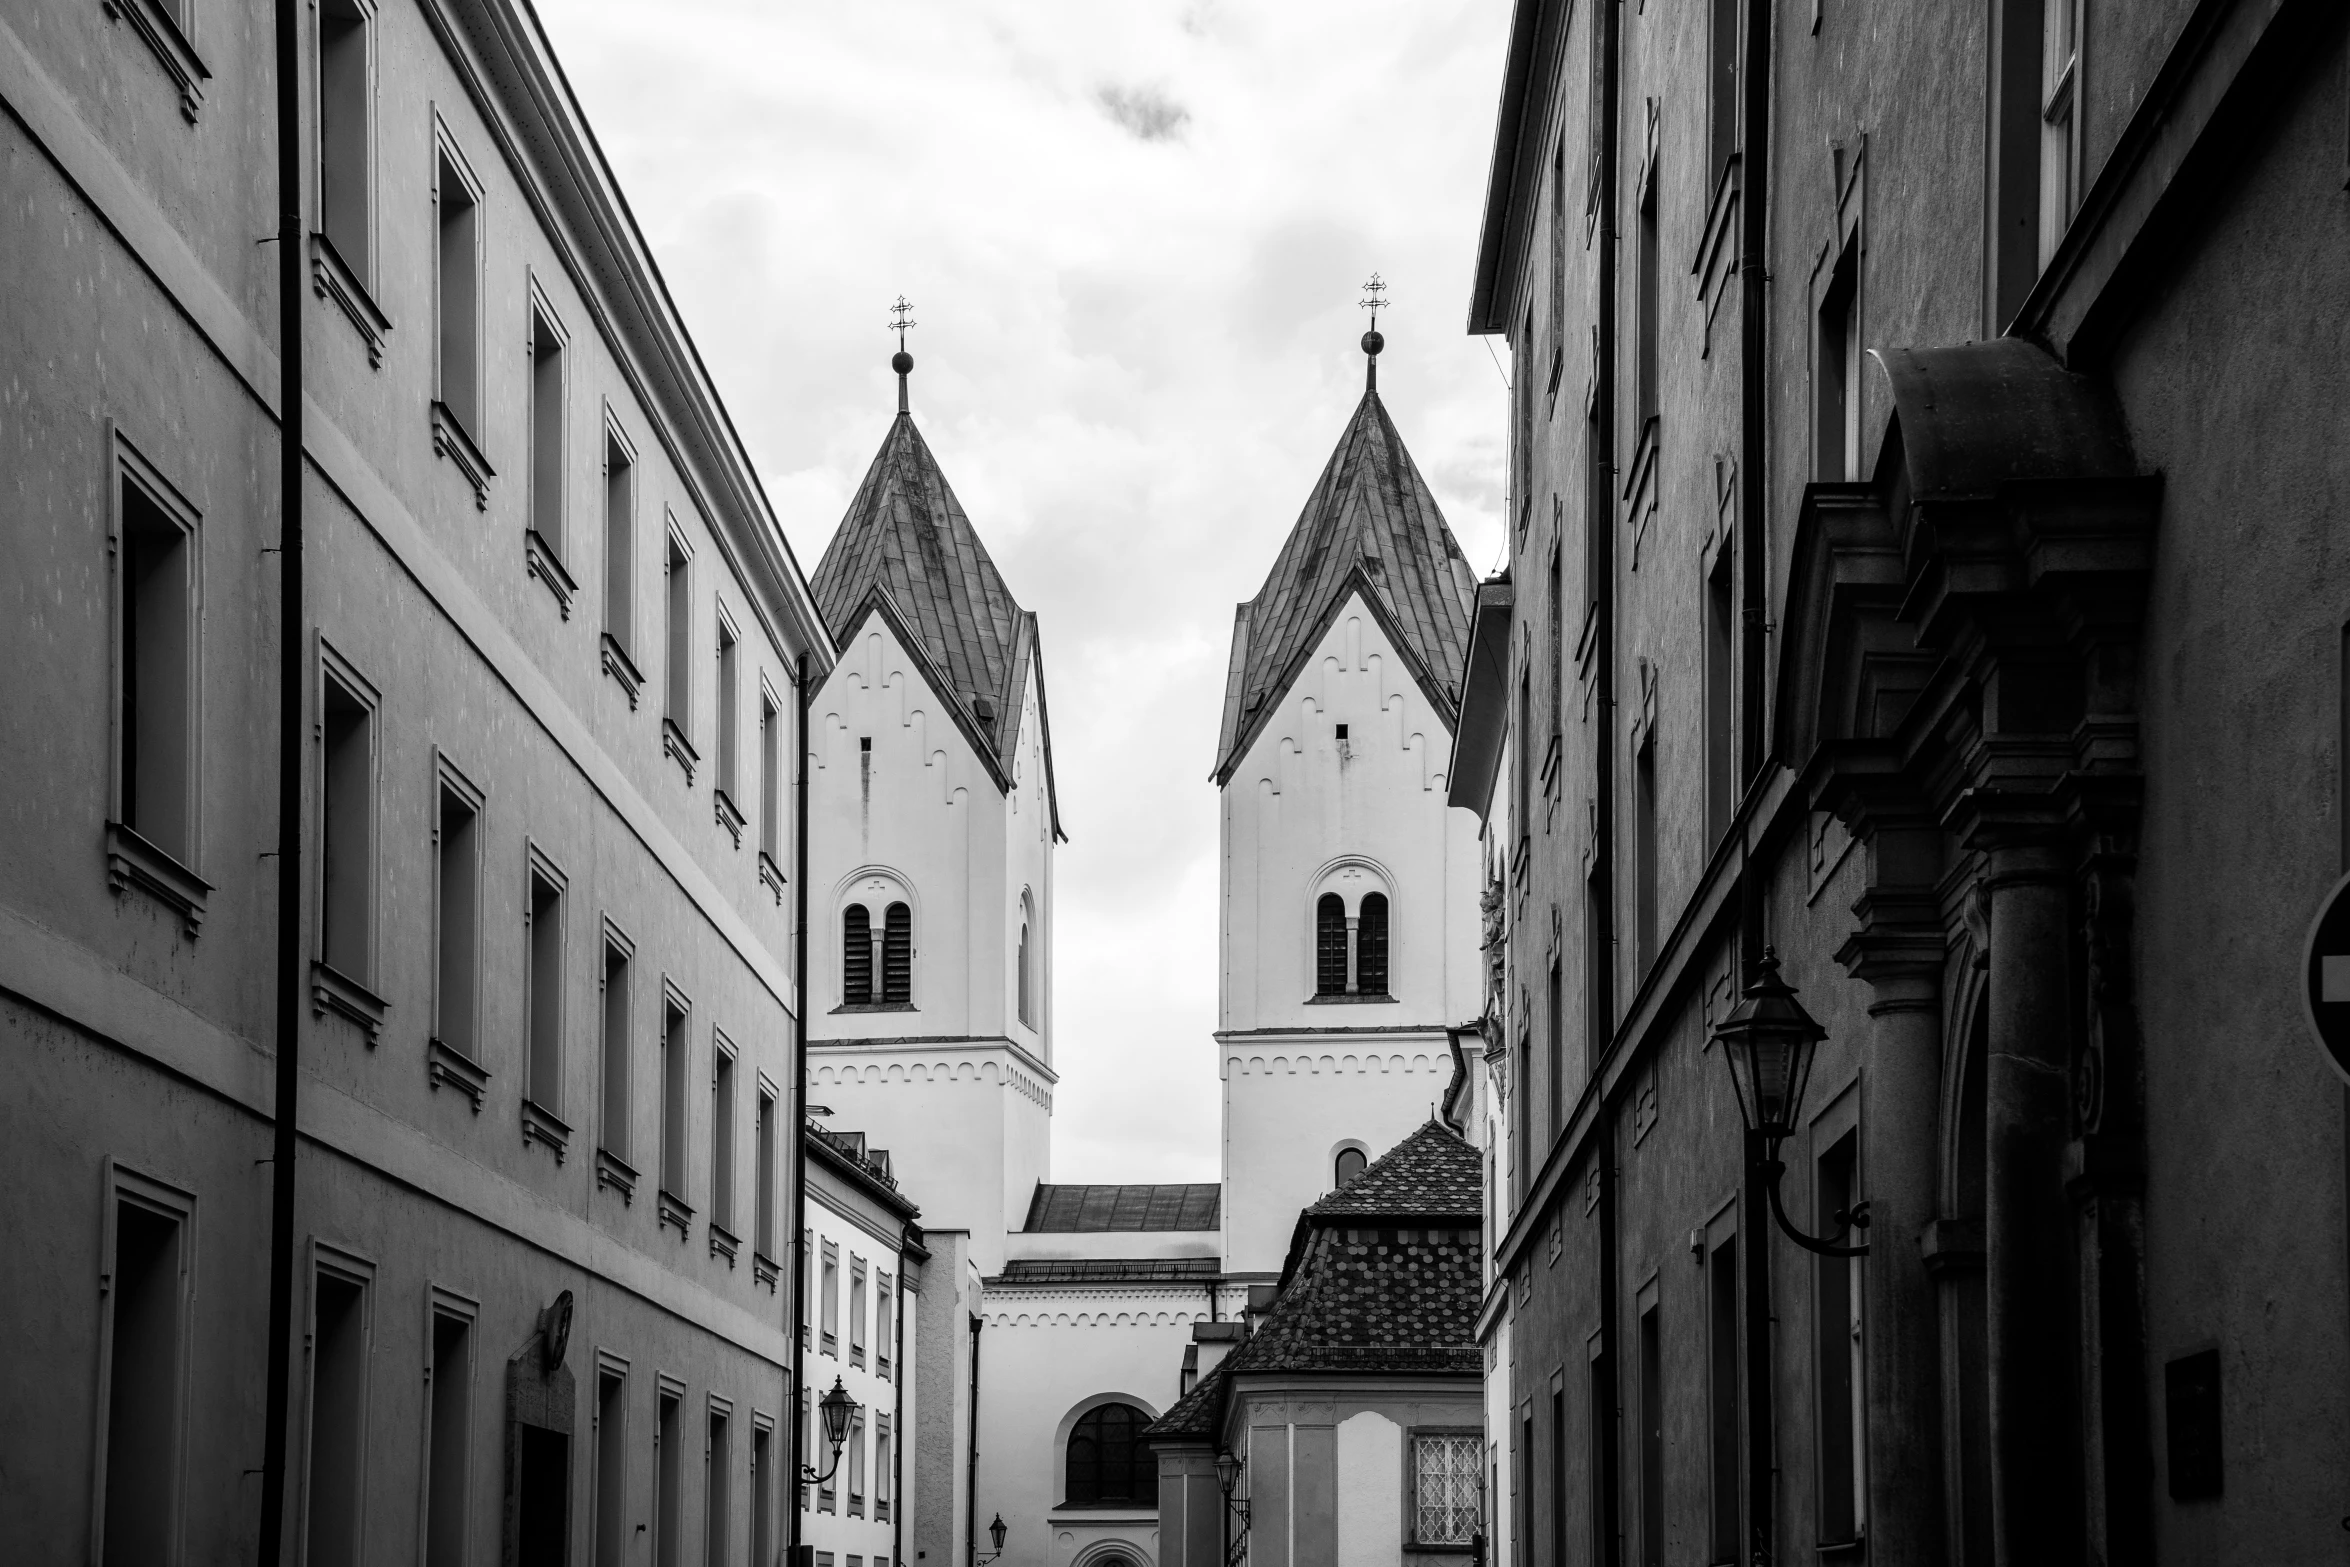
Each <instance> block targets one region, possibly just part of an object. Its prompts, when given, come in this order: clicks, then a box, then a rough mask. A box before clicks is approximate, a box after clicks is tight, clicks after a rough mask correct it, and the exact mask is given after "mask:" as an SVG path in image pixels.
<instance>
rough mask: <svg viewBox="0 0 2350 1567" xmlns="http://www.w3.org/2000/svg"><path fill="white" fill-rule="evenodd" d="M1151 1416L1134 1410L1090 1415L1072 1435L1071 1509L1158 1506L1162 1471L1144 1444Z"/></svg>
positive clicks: (1125, 1407) (1114, 1407)
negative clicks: (1143, 1433)
mask: <svg viewBox="0 0 2350 1567" xmlns="http://www.w3.org/2000/svg"><path fill="white" fill-rule="evenodd" d="M1148 1424H1150V1416H1148V1415H1146V1414H1144V1413H1143V1412H1142V1411H1141V1410H1139V1409H1137V1408H1135V1407H1134V1406H1133V1405H1132V1404H1104V1405H1102V1406H1101V1407H1100V1408H1099V1409H1089V1410H1087V1411H1086V1412H1085V1413H1084V1414H1082V1415H1080V1416H1079V1417H1078V1419H1077V1424H1076V1425H1075V1426H1074V1427H1073V1428H1072V1429H1071V1430H1070V1432H1069V1462H1068V1474H1067V1480H1068V1488H1067V1492H1066V1505H1067V1506H1070V1507H1120V1506H1124V1507H1138V1506H1146V1505H1150V1504H1152V1503H1155V1502H1157V1500H1158V1497H1159V1465H1158V1461H1157V1460H1156V1459H1154V1458H1153V1457H1152V1456H1151V1450H1150V1449H1149V1448H1147V1447H1145V1446H1144V1445H1143V1444H1142V1428H1143V1427H1144V1426H1146V1425H1148Z"/></svg>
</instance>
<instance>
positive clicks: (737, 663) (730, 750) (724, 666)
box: [710, 594, 747, 849]
mask: <svg viewBox="0 0 2350 1567" xmlns="http://www.w3.org/2000/svg"><path fill="white" fill-rule="evenodd" d="M711 617H712V620H713V621H714V623H715V629H716V632H717V635H716V636H715V637H714V638H713V639H712V642H713V646H712V647H711V650H710V651H711V658H712V662H713V663H714V664H715V665H716V667H715V668H714V669H713V670H712V671H711V675H710V683H711V686H712V687H713V690H712V692H711V699H712V706H713V707H714V708H715V712H714V714H713V722H712V725H711V727H712V729H713V731H714V733H713V734H712V735H711V737H710V738H711V743H712V744H713V745H714V746H715V747H716V749H717V756H716V758H715V760H716V762H717V767H716V774H717V776H716V777H715V778H713V779H712V780H711V783H712V787H711V790H710V793H711V796H712V808H713V810H714V811H715V812H716V814H717V818H718V825H719V826H721V827H723V828H725V829H726V831H727V836H728V837H730V838H731V839H732V840H733V841H734V846H735V847H736V848H738V849H739V848H741V847H742V842H743V826H744V823H745V818H744V815H743V809H742V806H741V805H740V803H738V802H739V801H740V798H741V796H742V792H743V789H742V766H743V758H742V749H743V737H742V727H743V726H742V708H743V660H744V658H745V657H746V656H747V655H746V653H745V652H744V649H743V634H742V628H741V626H740V625H739V624H738V623H737V622H736V620H735V618H734V614H733V612H732V611H731V610H729V609H728V608H727V607H726V596H725V595H724V594H716V595H713V596H712V599H711Z"/></svg>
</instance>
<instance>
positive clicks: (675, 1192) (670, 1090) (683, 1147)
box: [654, 974, 694, 1235]
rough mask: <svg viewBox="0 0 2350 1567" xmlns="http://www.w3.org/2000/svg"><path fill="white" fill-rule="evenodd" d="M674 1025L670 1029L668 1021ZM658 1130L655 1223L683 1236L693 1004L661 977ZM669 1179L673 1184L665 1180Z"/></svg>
mask: <svg viewBox="0 0 2350 1567" xmlns="http://www.w3.org/2000/svg"><path fill="white" fill-rule="evenodd" d="M672 1017H674V1018H675V1019H676V1020H677V1021H676V1023H675V1025H674V1026H673V1025H672V1024H671V1022H670V1019H671V1018H672ZM660 1041H661V1128H660V1152H659V1169H658V1170H657V1171H656V1172H655V1176H654V1186H655V1187H656V1189H657V1191H658V1195H659V1203H660V1222H661V1223H663V1224H674V1225H676V1226H677V1232H678V1234H679V1235H684V1234H685V1233H687V1231H688V1230H689V1229H691V1227H692V1225H693V1219H694V1210H693V1204H692V1203H690V1202H688V1201H687V1200H686V1193H685V1186H686V1184H687V1182H688V1181H690V1180H691V1179H692V1177H693V1164H692V1159H693V1122H694V1111H693V1075H692V1074H693V1048H694V1004H693V1000H692V998H691V997H689V996H687V995H686V993H685V991H684V990H683V989H681V988H680V987H679V986H678V984H677V981H676V980H674V979H672V978H671V977H670V976H669V975H667V974H663V975H662V976H661V1029H660ZM673 1176H674V1177H675V1179H674V1181H673V1180H672V1179H671V1178H672V1177H673Z"/></svg>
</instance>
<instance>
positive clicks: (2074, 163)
mask: <svg viewBox="0 0 2350 1567" xmlns="http://www.w3.org/2000/svg"><path fill="white" fill-rule="evenodd" d="M2040 40H2041V42H2040V265H2041V266H2043V267H2045V266H2046V265H2048V262H2049V260H2050V258H2052V257H2053V256H2055V254H2056V247H2057V245H2058V244H2059V243H2060V242H2061V241H2062V240H2063V239H2064V231H2065V228H2066V226H2067V225H2069V224H2070V223H2071V222H2072V217H2073V204H2074V182H2075V179H2076V177H2077V175H2078V173H2079V170H2080V166H2081V147H2080V120H2081V116H2080V95H2081V0H2043V3H2042V7H2041V12H2040Z"/></svg>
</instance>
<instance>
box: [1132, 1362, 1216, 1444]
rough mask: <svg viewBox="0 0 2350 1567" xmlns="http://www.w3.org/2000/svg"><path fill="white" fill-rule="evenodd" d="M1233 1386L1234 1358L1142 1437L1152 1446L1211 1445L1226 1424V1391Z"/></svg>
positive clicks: (1196, 1385)
mask: <svg viewBox="0 0 2350 1567" xmlns="http://www.w3.org/2000/svg"><path fill="white" fill-rule="evenodd" d="M1231 1385H1232V1356H1230V1355H1226V1356H1225V1357H1224V1358H1223V1359H1222V1360H1220V1361H1218V1362H1216V1368H1215V1369H1214V1370H1213V1371H1210V1372H1209V1373H1208V1374H1207V1375H1206V1376H1204V1377H1201V1378H1200V1379H1199V1380H1198V1381H1197V1382H1194V1383H1193V1384H1192V1385H1191V1391H1190V1392H1188V1393H1186V1394H1184V1395H1183V1396H1182V1397H1181V1398H1179V1399H1177V1400H1175V1406H1174V1407H1173V1408H1172V1409H1170V1410H1168V1411H1167V1412H1166V1413H1165V1414H1163V1415H1161V1416H1159V1418H1158V1419H1156V1420H1154V1421H1152V1422H1151V1423H1150V1424H1149V1425H1147V1426H1145V1427H1143V1432H1142V1434H1143V1437H1144V1439H1145V1440H1147V1441H1152V1442H1212V1441H1214V1440H1215V1439H1216V1434H1217V1428H1218V1427H1220V1426H1222V1425H1223V1423H1224V1390H1225V1389H1226V1388H1228V1387H1230V1386H1231Z"/></svg>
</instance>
